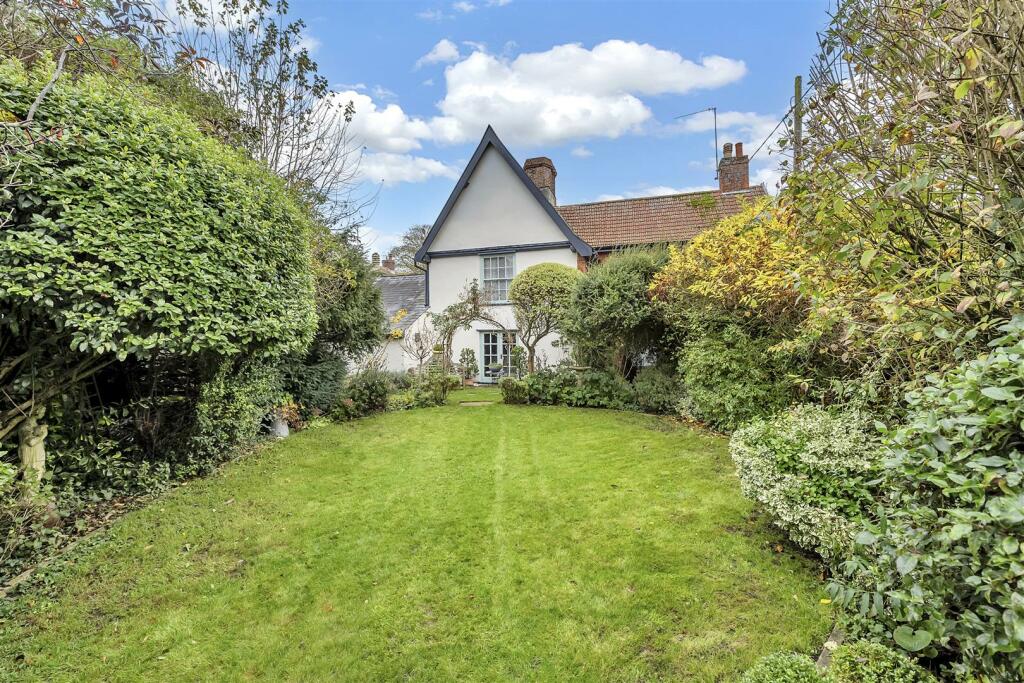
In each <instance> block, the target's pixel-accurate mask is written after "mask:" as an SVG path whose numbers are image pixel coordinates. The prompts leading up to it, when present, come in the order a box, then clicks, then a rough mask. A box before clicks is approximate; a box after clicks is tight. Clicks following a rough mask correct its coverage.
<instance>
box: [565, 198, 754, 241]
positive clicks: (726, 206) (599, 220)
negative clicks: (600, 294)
mask: <svg viewBox="0 0 1024 683" xmlns="http://www.w3.org/2000/svg"><path fill="white" fill-rule="evenodd" d="M766 195H767V192H765V189H764V187H763V186H762V185H756V186H754V187H751V188H749V189H746V190H739V191H736V192H726V193H723V192H720V191H718V190H708V191H706V192H686V193H683V194H670V195H663V196H660V197H638V198H636V199H617V200H612V201H607V202H592V203H589V204H566V205H564V206H559V207H557V209H558V213H559V214H561V216H562V218H564V219H565V222H566V223H568V224H569V227H570V228H572V231H573V232H574V233H576V234H577V235H579V236H580V237H581V238H582V239H583V241H585V242H586V243H587V244H589V245H590V246H591V247H593V248H594V249H610V248H614V247H624V246H629V245H634V244H637V245H638V244H659V243H664V242H684V241H686V240H689V239H691V238H693V237H696V236H697V235H699V234H700V233H702V232H704V231H705V230H707V229H709V228H711V227H713V226H714V225H715V224H716V223H718V221H720V220H722V219H723V218H727V217H728V216H732V215H734V214H736V213H739V212H740V211H741V210H743V208H744V206H745V205H747V204H749V203H750V202H754V201H756V200H758V199H760V198H761V197H764V196H766Z"/></svg>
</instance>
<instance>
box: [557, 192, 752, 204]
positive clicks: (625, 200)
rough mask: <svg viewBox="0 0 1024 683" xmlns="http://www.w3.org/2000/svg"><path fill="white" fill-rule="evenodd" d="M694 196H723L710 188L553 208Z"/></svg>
mask: <svg viewBox="0 0 1024 683" xmlns="http://www.w3.org/2000/svg"><path fill="white" fill-rule="evenodd" d="M748 189H751V190H752V189H754V188H753V187H751V188H748ZM746 191H747V190H735V191H734V192H730V193H729V194H736V193H737V192H746ZM696 194H718V195H721V194H723V192H722V191H721V190H716V189H714V188H712V189H710V190H693V191H692V192H674V193H672V194H652V195H649V196H647V197H623V198H622V199H604V200H601V201H596V202H579V203H577V204H561V205H559V206H557V207H555V208H557V209H563V208H567V207H571V206H593V205H594V204H614V203H616V202H635V201H638V200H641V199H665V198H666V197H690V196H692V195H696Z"/></svg>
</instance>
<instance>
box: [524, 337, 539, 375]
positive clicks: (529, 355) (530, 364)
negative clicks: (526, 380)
mask: <svg viewBox="0 0 1024 683" xmlns="http://www.w3.org/2000/svg"><path fill="white" fill-rule="evenodd" d="M524 346H526V345H525V344H524ZM534 348H535V347H533V346H527V347H526V373H527V374H530V375H532V374H533V372H534V370H535V369H536V368H534V359H535V358H536V356H537V354H536V351H535V350H534Z"/></svg>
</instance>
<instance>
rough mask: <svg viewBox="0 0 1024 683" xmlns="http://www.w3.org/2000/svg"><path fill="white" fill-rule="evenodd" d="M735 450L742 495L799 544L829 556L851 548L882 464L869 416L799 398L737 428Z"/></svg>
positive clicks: (835, 557)
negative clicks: (798, 401)
mask: <svg viewBox="0 0 1024 683" xmlns="http://www.w3.org/2000/svg"><path fill="white" fill-rule="evenodd" d="M729 452H730V454H731V455H732V459H733V462H735V463H736V472H737V475H738V476H739V479H740V490H741V491H742V492H743V495H744V496H746V497H747V498H750V499H752V500H754V501H756V502H758V503H759V504H760V505H761V506H762V507H764V509H765V510H766V511H767V512H768V514H769V515H770V516H771V518H772V521H773V522H774V523H775V524H776V525H777V526H779V527H780V528H781V529H782V530H783V531H785V532H786V533H787V534H788V535H789V537H790V538H791V539H792V540H793V541H794V542H795V543H796V544H797V545H799V546H801V547H802V548H805V549H807V550H811V551H814V552H816V553H818V554H820V555H821V556H822V557H823V558H825V559H826V560H838V559H842V558H844V557H846V556H847V555H848V554H849V552H850V551H851V549H852V546H853V537H854V535H855V533H856V529H857V528H858V525H859V522H860V519H861V517H862V516H863V515H864V514H865V513H866V512H867V511H868V510H869V509H870V508H871V506H872V503H873V497H874V486H873V485H872V483H871V482H872V481H873V480H874V479H875V478H876V477H877V476H878V472H879V471H880V469H881V458H880V446H879V445H878V439H877V437H874V436H873V435H872V434H871V432H870V431H869V430H868V428H867V426H866V424H865V423H864V420H863V419H861V418H860V417H859V416H857V415H855V414H853V413H843V412H831V411H829V410H827V409H825V408H821V407H819V406H814V405H801V406H797V407H795V408H793V409H791V410H789V411H787V412H783V413H779V414H778V415H775V416H774V417H772V418H770V419H767V420H755V421H754V422H752V423H750V424H749V425H747V426H746V427H742V428H741V429H739V430H737V431H736V433H735V434H733V436H732V439H731V440H730V441H729Z"/></svg>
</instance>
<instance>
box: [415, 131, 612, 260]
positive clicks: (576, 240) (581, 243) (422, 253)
mask: <svg viewBox="0 0 1024 683" xmlns="http://www.w3.org/2000/svg"><path fill="white" fill-rule="evenodd" d="M488 147H494V149H495V150H497V152H498V154H499V155H500V156H501V158H502V159H504V160H505V163H507V164H508V165H509V167H511V168H512V170H513V172H515V174H516V177H518V178H519V180H520V182H522V183H523V185H524V186H525V187H526V189H528V190H529V191H530V194H531V195H533V198H534V199H536V200H537V202H539V203H540V205H541V206H542V207H543V208H544V211H545V212H547V214H548V215H549V216H550V217H551V220H552V221H554V223H555V225H557V226H558V229H559V230H561V231H562V234H564V235H565V238H566V239H567V240H569V244H570V245H571V246H572V248H573V249H574V250H575V251H576V252H577V253H578V254H580V255H581V256H584V257H587V256H590V255H591V254H592V253H593V250H592V249H591V248H590V245H589V244H587V242H586V241H585V240H582V239H580V236H579V235H577V234H576V233H575V232H573V230H572V228H570V227H569V226H568V225H567V224H566V221H565V220H564V219H563V218H562V216H561V215H559V213H558V211H556V210H555V207H553V206H552V205H551V202H549V201H548V200H547V199H545V198H544V195H543V194H542V193H541V191H540V190H539V189H537V186H536V185H534V184H533V181H532V180H530V178H529V176H527V175H526V171H524V170H523V167H522V166H520V165H519V162H517V161H516V160H515V158H514V157H513V156H512V154H511V153H510V152H509V151H508V148H507V147H505V145H504V143H502V141H501V140H499V139H498V134H497V133H495V132H494V129H493V128H491V127H490V126H487V130H486V131H484V136H483V137H482V138H481V139H480V144H479V145H477V148H476V151H475V152H473V156H472V157H471V158H470V160H469V163H468V164H466V170H464V171H463V172H462V176H460V177H459V182H457V183H456V184H455V189H454V190H452V194H451V196H450V197H448V201H447V202H445V205H444V208H443V209H441V213H440V215H439V216H438V217H437V220H436V221H434V225H433V226H432V227H431V228H430V232H428V233H427V237H426V239H424V240H423V246H421V247H420V249H419V251H418V252H416V260H417V261H419V262H420V263H425V262H427V261H430V245H431V244H432V243H433V241H434V238H435V237H436V236H437V233H438V232H439V231H440V230H441V226H443V225H444V222H445V220H446V219H447V218H448V214H449V213H451V210H452V208H454V206H455V202H456V201H458V199H459V195H461V194H462V191H463V190H465V189H466V186H467V185H469V179H470V177H471V176H472V175H473V171H474V170H476V167H477V164H479V163H480V159H482V158H483V156H484V152H486V151H487V148H488Z"/></svg>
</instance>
